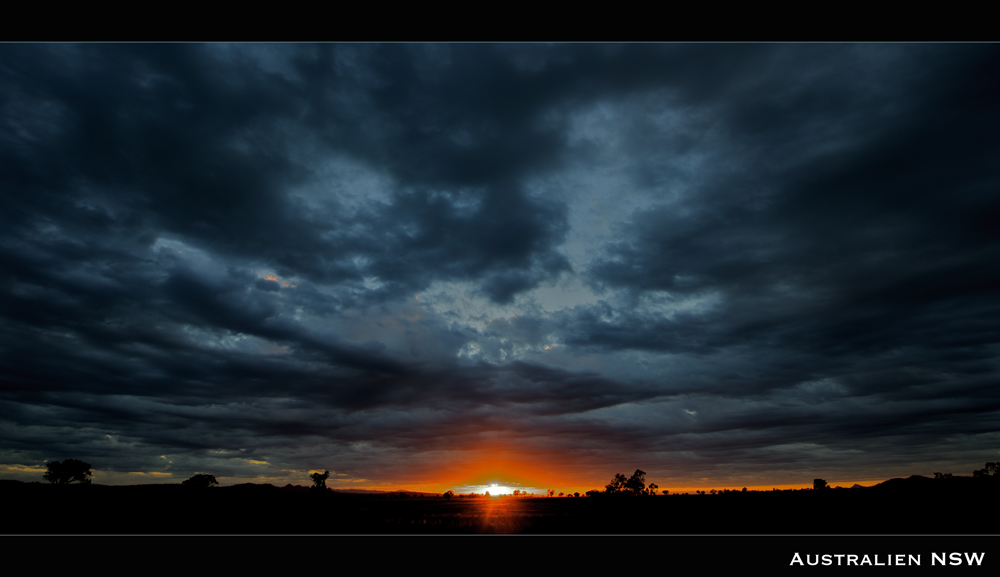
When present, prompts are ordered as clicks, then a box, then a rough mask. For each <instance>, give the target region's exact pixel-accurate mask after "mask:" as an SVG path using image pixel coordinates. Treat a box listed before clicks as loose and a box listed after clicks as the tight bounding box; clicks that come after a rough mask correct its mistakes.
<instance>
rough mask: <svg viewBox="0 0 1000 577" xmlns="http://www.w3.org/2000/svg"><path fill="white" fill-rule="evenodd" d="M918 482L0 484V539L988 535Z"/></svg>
mask: <svg viewBox="0 0 1000 577" xmlns="http://www.w3.org/2000/svg"><path fill="white" fill-rule="evenodd" d="M991 481H992V480H982V479H971V478H962V477H959V478H955V479H940V480H931V479H926V478H923V477H911V478H910V479H896V480H892V481H888V482H886V483H883V484H882V485H881V486H878V487H872V488H867V489H828V490H823V491H785V492H761V493H756V492H749V493H730V494H723V495H670V496H657V497H625V498H606V497H605V498H600V497H582V498H546V497H531V498H512V497H505V498H492V499H482V498H481V499H458V498H456V499H452V500H450V501H446V500H444V499H442V498H437V497H423V498H417V497H410V498H406V499H402V498H388V497H386V496H382V495H377V496H371V495H351V494H342V493H335V492H332V491H328V492H326V493H319V494H317V493H313V492H309V491H305V490H302V488H291V487H290V488H277V487H273V486H271V485H238V486H233V487H213V488H208V489H192V488H190V487H183V486H181V485H137V486H125V487H118V486H102V485H91V486H81V485H70V486H52V485H47V484H26V483H19V482H14V481H0V498H2V499H3V503H4V510H5V515H4V524H3V525H4V526H3V531H2V532H3V533H5V534H39V533H42V534H67V533H68V534H76V533H86V534H105V533H114V534H122V533H125V534H149V533H169V534H178V533H180V534H220V533H221V534H232V533H243V534H248V533H259V534H275V533H278V534H400V533H402V534H408V533H438V534H476V533H526V534H623V533H626V534H677V535H683V534H994V533H996V532H997V526H996V519H995V511H996V506H997V504H998V502H1000V486H998V483H995V482H991Z"/></svg>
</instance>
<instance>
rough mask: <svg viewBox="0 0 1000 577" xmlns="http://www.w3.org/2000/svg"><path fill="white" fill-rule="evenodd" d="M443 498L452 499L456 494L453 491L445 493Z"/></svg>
mask: <svg viewBox="0 0 1000 577" xmlns="http://www.w3.org/2000/svg"><path fill="white" fill-rule="evenodd" d="M441 496H442V497H444V498H445V499H451V498H452V497H454V496H455V493H454V492H453V491H445V492H444V495H441Z"/></svg>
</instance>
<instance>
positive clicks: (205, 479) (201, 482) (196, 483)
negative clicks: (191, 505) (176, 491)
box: [181, 474, 219, 495]
mask: <svg viewBox="0 0 1000 577" xmlns="http://www.w3.org/2000/svg"><path fill="white" fill-rule="evenodd" d="M218 484H219V482H218V481H216V480H215V475H201V474H198V475H195V476H194V477H191V478H190V479H188V480H187V481H184V482H182V483H181V485H185V486H187V487H195V488H198V489H207V488H208V487H211V486H213V485H218ZM214 494H215V493H213V495H214Z"/></svg>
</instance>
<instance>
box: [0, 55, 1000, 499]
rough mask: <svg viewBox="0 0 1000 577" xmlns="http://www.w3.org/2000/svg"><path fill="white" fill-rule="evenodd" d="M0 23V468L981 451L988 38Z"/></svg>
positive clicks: (900, 462) (549, 476)
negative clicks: (499, 36) (291, 37)
mask: <svg viewBox="0 0 1000 577" xmlns="http://www.w3.org/2000/svg"><path fill="white" fill-rule="evenodd" d="M0 52H2V58H0V63H2V64H0V126H2V130H0V187H2V190H3V194H2V195H0V231H2V232H0V262H2V263H3V269H2V270H3V271H4V274H3V277H2V279H0V311H2V314H3V321H4V322H3V323H2V325H0V429H2V430H3V435H2V436H0V438H2V439H3V441H2V443H0V467H5V469H3V470H4V471H6V472H5V473H3V475H4V476H7V477H11V478H22V477H24V478H25V479H29V478H30V479H34V477H35V476H37V475H34V476H32V475H33V474H29V473H28V472H30V471H34V470H35V469H33V467H34V468H37V467H39V466H44V461H45V460H61V459H64V458H83V459H85V460H88V461H89V462H91V463H93V464H94V466H95V468H96V469H97V470H98V471H99V472H103V473H104V475H105V477H104V478H105V479H111V480H115V481H116V482H150V481H151V480H157V481H158V480H162V479H164V478H166V479H171V478H176V479H183V478H187V477H188V476H190V475H191V474H193V473H194V472H196V471H197V472H209V473H212V474H215V475H217V476H219V477H220V478H221V477H227V478H229V479H230V480H233V481H234V482H235V481H236V480H240V479H243V480H246V479H269V480H273V481H275V482H282V483H283V482H294V483H303V484H304V483H307V482H308V476H307V474H308V471H309V470H311V469H312V470H314V469H329V470H331V471H334V472H335V475H336V479H337V480H335V481H334V480H332V481H331V482H330V484H331V486H335V487H336V486H367V487H401V486H408V487H413V488H430V489H432V490H433V489H434V488H438V487H440V488H448V487H450V486H451V485H450V484H455V485H457V484H459V483H481V482H488V481H490V480H492V481H494V482H496V481H502V482H508V481H511V480H512V479H520V481H517V482H521V483H522V484H529V483H530V484H533V485H532V486H543V485H548V484H557V483H558V484H561V485H560V486H562V487H566V488H572V489H574V490H576V489H578V488H589V487H590V486H594V485H598V484H603V483H604V482H607V480H609V479H610V477H611V476H613V474H614V473H616V472H623V471H624V472H626V473H627V472H629V471H628V470H627V469H629V468H630V467H631V468H635V467H641V468H642V469H643V470H645V471H647V473H648V477H649V478H650V479H652V480H654V481H655V482H657V483H658V484H660V485H661V486H666V487H669V486H671V484H673V485H677V486H694V485H697V484H713V485H715V486H728V484H732V485H737V484H738V485H747V484H769V483H799V482H800V483H810V482H811V480H812V479H813V478H815V477H816V476H824V477H828V478H830V479H831V480H833V479H844V480H848V479H853V480H860V479H880V478H886V477H887V476H899V475H909V474H913V473H922V474H929V473H930V472H931V470H932V469H933V470H940V469H947V470H948V471H951V472H954V473H955V474H968V473H969V472H970V471H971V470H972V468H978V467H981V466H982V465H981V463H982V462H985V461H987V460H996V454H997V451H998V450H1000V445H998V441H1000V393H998V389H997V387H996V384H997V382H998V381H997V378H998V370H1000V366H998V362H997V353H998V343H1000V329H998V328H997V326H996V325H997V324H996V322H994V320H993V319H996V318H1000V299H998V296H1000V273H998V271H1000V267H998V266H997V265H998V263H1000V200H998V199H1000V195H998V192H1000V170H998V169H1000V165H998V160H997V159H1000V138H998V137H997V134H1000V107H998V106H997V104H996V103H997V102H1000V80H998V79H1000V50H997V49H996V48H995V47H993V46H990V45H926V46H925V45H815V46H814V45H773V46H772V45H747V46H741V45H621V46H619V45H603V44H602V45H555V46H541V45H519V44H515V45H488V44H477V45H457V44H448V45H430V44H426V45H405V44H392V45H367V44H366V45H318V46H314V45H235V46H230V45H220V44H212V45H175V44H153V45H66V44H58V45H5V46H0ZM967 469H968V470H967ZM26 471H28V472H26ZM128 473H145V474H144V475H133V476H131V477H129V476H128ZM153 473H170V474H171V475H153ZM484 475H485V477H484ZM491 475H492V477H490V478H486V477H489V476H491ZM480 477H482V478H480ZM493 477H496V478H493ZM140 478H141V479H140ZM137 479H139V480H137ZM338 484H339V485H338Z"/></svg>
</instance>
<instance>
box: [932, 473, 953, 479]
mask: <svg viewBox="0 0 1000 577" xmlns="http://www.w3.org/2000/svg"><path fill="white" fill-rule="evenodd" d="M952 477H954V475H952V474H951V473H934V478H935V479H951V478H952Z"/></svg>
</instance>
